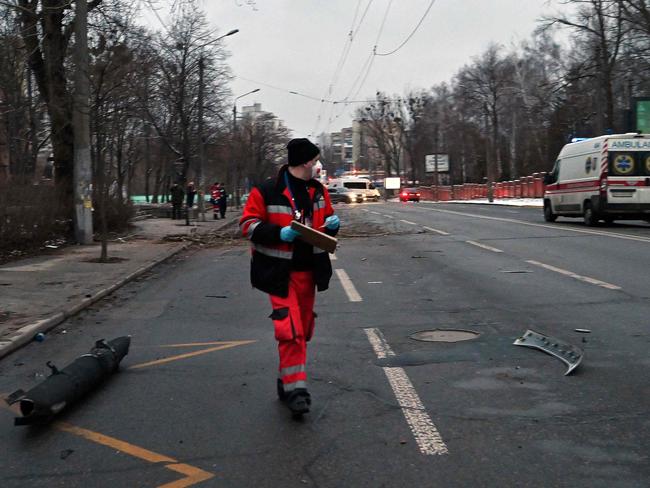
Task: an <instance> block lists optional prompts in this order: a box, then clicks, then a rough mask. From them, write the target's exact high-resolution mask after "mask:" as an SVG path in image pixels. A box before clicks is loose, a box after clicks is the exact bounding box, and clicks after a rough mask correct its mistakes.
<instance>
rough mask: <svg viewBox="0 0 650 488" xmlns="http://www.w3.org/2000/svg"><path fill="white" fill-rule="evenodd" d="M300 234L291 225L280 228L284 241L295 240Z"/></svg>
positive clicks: (281, 237)
mask: <svg viewBox="0 0 650 488" xmlns="http://www.w3.org/2000/svg"><path fill="white" fill-rule="evenodd" d="M299 235H300V234H299V233H298V232H296V231H295V230H293V229H292V228H291V226H289V225H287V226H286V227H282V229H280V239H282V240H283V241H284V242H293V240H294V239H295V238H296V237H298V236H299Z"/></svg>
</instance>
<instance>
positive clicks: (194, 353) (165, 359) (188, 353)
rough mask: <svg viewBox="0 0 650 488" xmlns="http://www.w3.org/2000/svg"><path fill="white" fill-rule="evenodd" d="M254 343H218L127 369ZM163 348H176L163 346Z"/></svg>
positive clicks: (130, 367)
mask: <svg viewBox="0 0 650 488" xmlns="http://www.w3.org/2000/svg"><path fill="white" fill-rule="evenodd" d="M253 342H256V341H229V342H217V343H215V344H219V345H218V346H215V347H209V348H207V349H201V350H200V351H194V352H187V353H185V354H179V355H177V356H170V357H168V358H162V359H156V360H154V361H148V362H146V363H140V364H135V365H133V366H129V367H128V368H127V369H138V368H146V367H147V366H156V365H159V364H165V363H170V362H172V361H178V360H180V359H187V358H191V357H194V356H200V355H202V354H207V353H209V352H214V351H219V350H221V349H229V348H231V347H237V346H243V345H245V344H251V343H253ZM192 345H193V344H179V345H177V346H176V347H182V346H192ZM163 347H174V346H163Z"/></svg>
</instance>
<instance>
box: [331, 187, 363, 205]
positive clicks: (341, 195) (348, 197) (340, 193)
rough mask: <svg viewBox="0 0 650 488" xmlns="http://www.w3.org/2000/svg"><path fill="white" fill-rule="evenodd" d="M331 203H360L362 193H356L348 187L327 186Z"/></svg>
mask: <svg viewBox="0 0 650 488" xmlns="http://www.w3.org/2000/svg"><path fill="white" fill-rule="evenodd" d="M327 191H328V192H329V194H330V200H331V201H332V203H340V202H343V203H355V202H356V203H362V202H363V193H357V192H355V191H354V190H352V189H350V188H328V189H327Z"/></svg>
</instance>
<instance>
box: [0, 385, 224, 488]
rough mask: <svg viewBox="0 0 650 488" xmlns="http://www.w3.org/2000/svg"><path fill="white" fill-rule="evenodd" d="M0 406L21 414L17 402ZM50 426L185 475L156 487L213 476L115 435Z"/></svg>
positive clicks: (177, 486) (180, 486)
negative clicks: (163, 464) (160, 464)
mask: <svg viewBox="0 0 650 488" xmlns="http://www.w3.org/2000/svg"><path fill="white" fill-rule="evenodd" d="M6 396H7V395H6V394H0V398H6ZM0 407H2V408H5V409H6V410H9V411H11V412H13V413H15V414H16V415H19V416H20V415H21V413H20V409H19V408H18V404H15V405H11V406H9V405H6V404H5V403H4V402H2V403H0ZM52 426H53V427H54V428H56V429H58V430H61V431H63V432H67V433H69V434H74V435H76V436H79V437H83V438H84V439H87V440H89V441H91V442H95V443H97V444H101V445H103V446H107V447H110V448H112V449H115V450H116V451H120V452H123V453H124V454H128V455H129V456H133V457H135V458H138V459H142V460H143V461H147V462H150V463H154V464H157V463H169V464H166V465H165V469H169V470H171V471H175V472H177V473H180V474H184V475H185V478H181V479H180V480H176V481H172V482H171V483H166V484H164V485H160V486H159V487H157V488H186V487H188V486H192V485H195V484H197V483H201V482H202V481H206V480H209V479H210V478H214V477H215V474H214V473H209V472H208V471H204V470H202V469H200V468H197V467H195V466H190V465H189V464H185V463H179V462H178V460H176V459H174V458H171V457H169V456H165V455H164V454H158V453H157V452H153V451H150V450H148V449H144V448H142V447H138V446H134V445H133V444H129V443H128V442H125V441H121V440H119V439H116V438H115V437H110V436H107V435H104V434H100V433H99V432H93V431H92V430H88V429H84V428H82V427H77V426H75V425H72V424H69V423H67V422H54V423H53V424H52Z"/></svg>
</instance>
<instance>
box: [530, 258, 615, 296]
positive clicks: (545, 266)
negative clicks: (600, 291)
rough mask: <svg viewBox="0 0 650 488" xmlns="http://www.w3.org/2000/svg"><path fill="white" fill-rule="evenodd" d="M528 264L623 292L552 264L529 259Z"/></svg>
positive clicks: (603, 282)
mask: <svg viewBox="0 0 650 488" xmlns="http://www.w3.org/2000/svg"><path fill="white" fill-rule="evenodd" d="M526 262H527V263H530V264H534V265H535V266H539V267H540V268H544V269H548V270H550V271H555V272H556V273H560V274H563V275H565V276H570V277H571V278H575V279H576V280H580V281H584V282H586V283H590V284H592V285H596V286H602V287H603V288H607V289H608V290H621V287H620V286H616V285H612V284H611V283H607V282H605V281H600V280H597V279H596V278H589V277H588V276H581V275H579V274H575V273H573V272H572V271H567V270H566V269H562V268H556V267H555V266H551V265H550V264H544V263H540V262H539V261H533V260H532V259H528V260H526Z"/></svg>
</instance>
